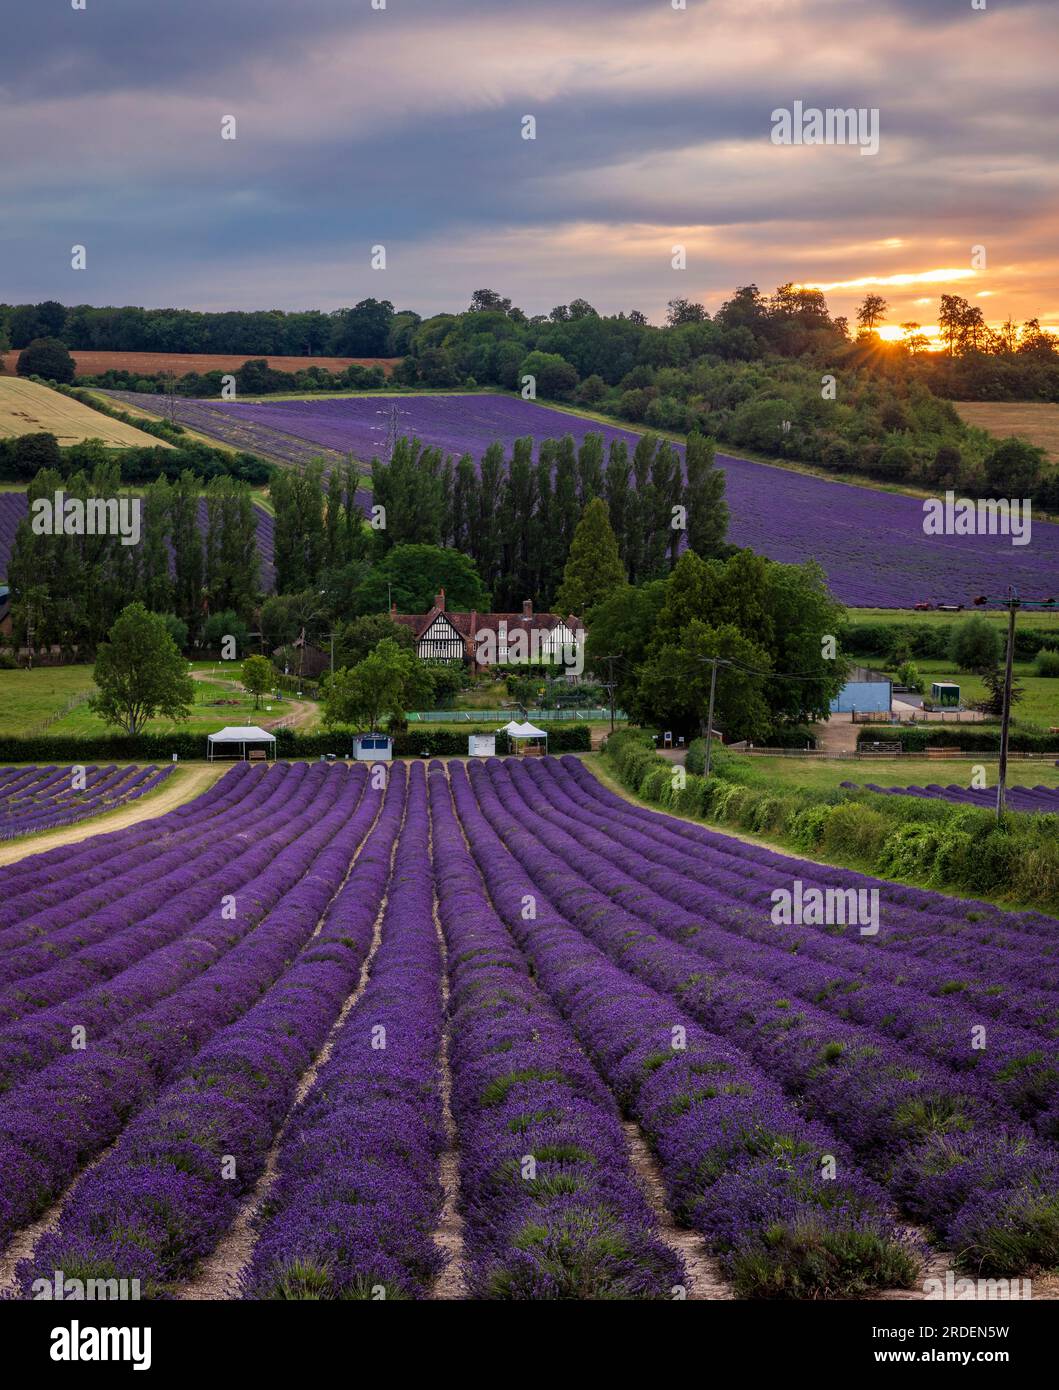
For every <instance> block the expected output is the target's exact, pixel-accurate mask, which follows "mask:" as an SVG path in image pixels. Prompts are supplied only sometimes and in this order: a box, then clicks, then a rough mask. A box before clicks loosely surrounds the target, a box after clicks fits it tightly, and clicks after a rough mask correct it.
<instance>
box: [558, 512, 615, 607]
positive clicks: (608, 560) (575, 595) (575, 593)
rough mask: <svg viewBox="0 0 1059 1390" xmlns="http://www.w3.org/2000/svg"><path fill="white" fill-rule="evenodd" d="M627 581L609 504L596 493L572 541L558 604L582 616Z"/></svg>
mask: <svg viewBox="0 0 1059 1390" xmlns="http://www.w3.org/2000/svg"><path fill="white" fill-rule="evenodd" d="M626 582H627V581H626V577H625V566H624V565H623V564H622V562H621V556H620V555H619V554H618V542H617V539H616V538H615V535H614V532H613V530H612V529H611V525H610V519H609V517H608V516H607V504H606V502H604V501H603V499H602V497H595V498H593V499H592V501H591V502H590V503H589V504H588V506H587V507H586V508H585V511H584V515H583V516H582V517H581V520H580V521H579V522H578V524H577V530H576V531H575V532H574V538H573V540H572V542H571V543H570V554H569V556H568V558H567V561H566V567H565V569H564V570H563V582H562V584H560V586H559V592H558V593H557V594H556V596H555V603H556V607H557V609H558V611H559V612H560V613H573V614H575V615H577V616H578V617H583V616H584V615H585V614H586V613H588V612H589V611H590V610H591V609H592V608H593V607H594V606H595V605H596V604H597V603H601V602H602V601H603V600H604V599H607V598H609V597H610V596H611V595H612V594H613V593H614V591H615V589H618V588H621V587H622V586H623V585H624V584H625V583H626Z"/></svg>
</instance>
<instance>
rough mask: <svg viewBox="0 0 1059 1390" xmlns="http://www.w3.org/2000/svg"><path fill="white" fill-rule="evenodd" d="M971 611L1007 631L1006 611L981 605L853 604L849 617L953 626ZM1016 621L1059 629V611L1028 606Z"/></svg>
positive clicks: (889, 624)
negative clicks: (927, 608) (957, 608)
mask: <svg viewBox="0 0 1059 1390" xmlns="http://www.w3.org/2000/svg"><path fill="white" fill-rule="evenodd" d="M1057 597H1059V595H1057ZM971 614H974V615H975V616H976V617H977V616H981V617H983V618H985V619H986V621H987V622H990V623H993V624H995V625H996V626H997V627H999V628H1002V629H1003V630H1004V631H1005V632H1006V631H1007V621H1008V615H1007V614H1006V613H1002V612H997V611H996V610H992V609H990V610H983V609H978V608H965V609H964V610H963V612H962V613H938V612H936V611H934V612H930V613H916V612H913V610H912V609H911V608H898V609H894V608H851V609H849V620H850V622H851V623H885V625H886V626H887V627H898V626H901V627H903V626H905V625H906V624H910V623H926V624H927V625H928V626H929V627H951V626H952V625H953V624H954V623H959V622H963V621H964V619H966V618H968V617H970V616H971ZM1016 622H1017V624H1018V626H1019V627H1026V628H1031V627H1032V628H1040V629H1041V630H1042V631H1044V632H1055V633H1059V611H1050V610H1042V611H1040V612H1037V611H1034V610H1032V609H1029V608H1026V609H1023V610H1022V611H1021V612H1020V613H1019V616H1018V618H1017V619H1016Z"/></svg>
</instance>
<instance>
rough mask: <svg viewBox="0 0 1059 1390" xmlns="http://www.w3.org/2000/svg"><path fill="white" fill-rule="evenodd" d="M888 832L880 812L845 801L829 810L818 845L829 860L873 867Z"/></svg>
mask: <svg viewBox="0 0 1059 1390" xmlns="http://www.w3.org/2000/svg"><path fill="white" fill-rule="evenodd" d="M889 832H890V822H889V821H888V820H887V819H886V817H885V816H884V815H883V814H882V812H881V811H876V810H874V809H873V808H872V807H871V806H868V805H866V804H865V803H864V802H863V801H844V802H840V803H839V804H838V805H837V806H834V807H833V808H832V810H831V814H830V815H829V816H828V818H827V824H826V825H825V826H824V830H823V835H822V838H821V842H820V843H821V848H822V849H824V850H826V851H827V853H828V854H829V855H830V856H831V857H832V858H835V859H838V858H842V859H851V860H853V861H854V862H855V863H861V864H868V865H874V864H875V863H876V862H877V861H878V856H879V853H880V851H881V850H882V847H883V844H884V843H885V840H886V837H887V835H888V834H889Z"/></svg>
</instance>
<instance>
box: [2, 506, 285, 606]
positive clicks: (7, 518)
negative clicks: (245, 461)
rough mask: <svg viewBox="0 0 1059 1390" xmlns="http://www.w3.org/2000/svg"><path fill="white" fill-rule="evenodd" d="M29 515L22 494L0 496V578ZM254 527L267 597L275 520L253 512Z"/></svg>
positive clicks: (202, 524)
mask: <svg viewBox="0 0 1059 1390" xmlns="http://www.w3.org/2000/svg"><path fill="white" fill-rule="evenodd" d="M28 515H29V505H28V503H27V501H26V494H25V493H24V492H0V578H3V577H4V576H5V575H6V574H7V565H8V561H9V560H10V558H11V548H12V546H13V545H14V543H15V531H16V529H17V528H18V523H19V522H20V521H21V520H22V519H23V518H24V517H26V516H28ZM254 519H255V521H256V523H257V549H258V556H259V558H260V561H261V570H260V580H261V587H262V589H263V590H264V592H265V593H270V592H271V591H272V589H273V588H275V584H276V565H275V529H276V528H275V518H274V517H273V515H272V513H271V512H267V511H265V509H264V507H256V506H255V508H254ZM198 523H199V530H200V531H201V532H202V533H203V535H205V534H206V502H205V499H200V500H199V514H198Z"/></svg>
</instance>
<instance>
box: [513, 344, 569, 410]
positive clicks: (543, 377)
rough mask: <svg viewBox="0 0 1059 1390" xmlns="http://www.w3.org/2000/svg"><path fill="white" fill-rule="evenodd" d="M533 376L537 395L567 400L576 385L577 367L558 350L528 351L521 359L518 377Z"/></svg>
mask: <svg viewBox="0 0 1059 1390" xmlns="http://www.w3.org/2000/svg"><path fill="white" fill-rule="evenodd" d="M527 376H531V377H533V379H534V381H535V382H536V392H537V395H538V396H545V397H547V398H549V399H551V400H559V401H563V400H567V399H568V398H569V396H570V395H571V393H572V392H573V390H574V387H575V386H576V385H577V381H578V376H577V368H576V367H575V366H574V365H573V363H572V362H568V361H567V360H566V358H565V357H563V356H562V354H561V353H558V352H530V353H527V354H526V356H525V357H524V358H523V359H522V365H521V367H520V368H519V377H520V378H522V377H527Z"/></svg>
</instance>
